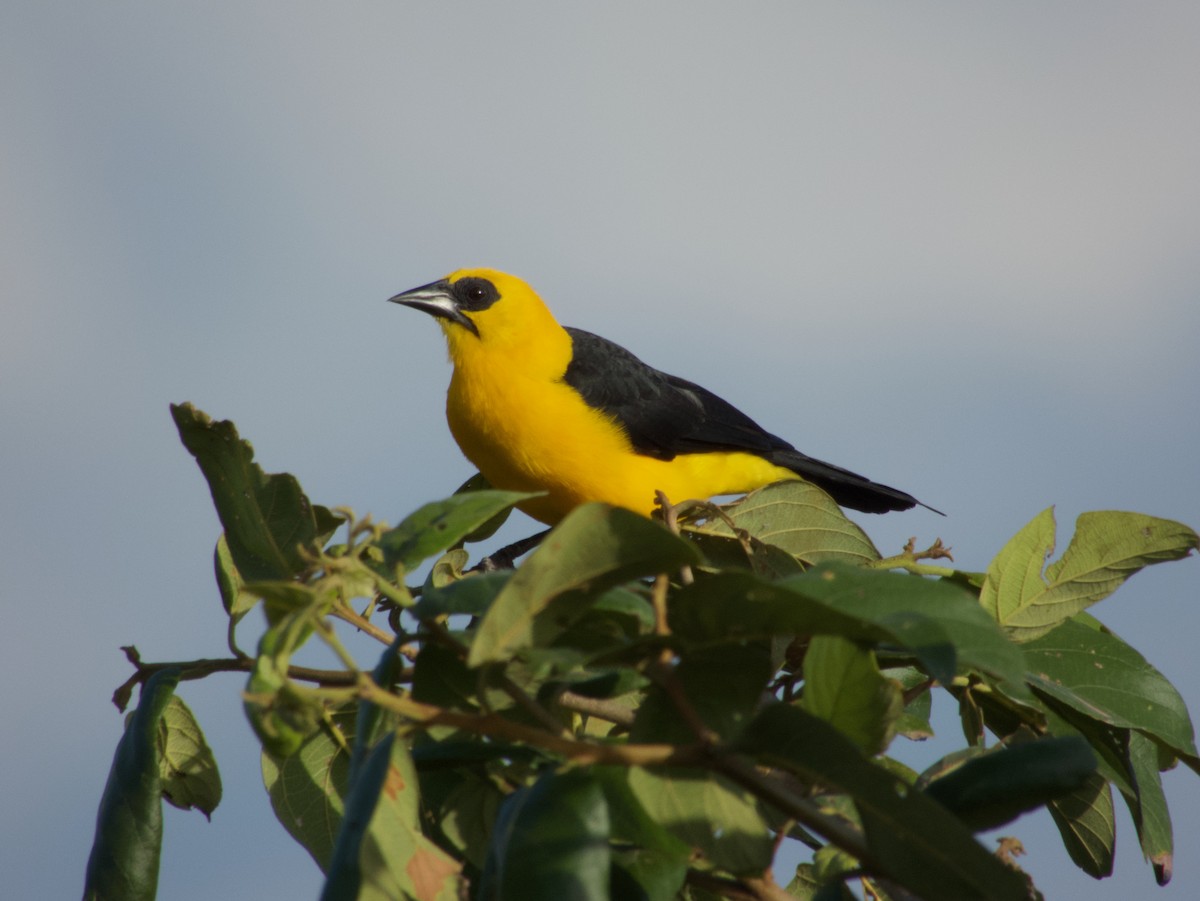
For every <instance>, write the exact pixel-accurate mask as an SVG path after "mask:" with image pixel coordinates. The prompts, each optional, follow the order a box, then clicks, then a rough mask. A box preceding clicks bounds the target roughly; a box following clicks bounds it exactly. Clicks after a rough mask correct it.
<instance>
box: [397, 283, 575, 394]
mask: <svg viewBox="0 0 1200 901" xmlns="http://www.w3.org/2000/svg"><path fill="white" fill-rule="evenodd" d="M391 300H392V301H393V302H394V303H399V304H404V305H405V306H409V307H413V308H414V309H418V310H422V311H424V312H426V313H429V314H430V315H431V316H435V317H437V320H438V323H439V324H440V325H441V327H442V331H443V332H445V334H446V342H447V344H448V345H449V348H450V359H451V360H452V361H453V362H454V364H455V366H459V365H461V364H462V363H463V362H464V361H468V360H470V359H472V358H476V357H479V356H488V357H497V356H500V357H508V358H511V361H512V364H513V365H514V366H517V367H519V368H521V369H528V368H530V367H531V366H536V367H537V368H542V367H543V366H544V365H548V366H550V367H551V368H558V367H559V366H560V365H561V366H562V367H564V368H565V366H566V362H567V361H568V360H569V359H570V353H571V350H570V348H571V339H570V336H569V335H567V333H566V332H565V331H563V329H562V327H561V326H560V325H559V324H558V322H557V321H556V320H555V318H554V316H553V314H551V312H550V310H549V309H547V308H546V305H545V304H544V303H542V299H541V298H540V297H538V296H537V293H536V292H535V291H534V290H533V289H532V288H531V287H529V285H527V284H526V283H525V282H524V281H522V280H521V279H519V278H517V277H516V276H515V275H508V274H507V273H505V272H498V271H497V270H495V269H459V270H458V271H457V272H452V273H450V274H449V275H448V276H446V277H445V278H443V279H440V280H439V281H436V282H431V283H430V284H428V285H422V286H421V287H419V288H413V289H412V290H411V291H405V292H404V293H402V294H397V295H396V296H395V297H393V298H391ZM561 371H562V370H561V369H559V372H558V373H557V374H561Z"/></svg>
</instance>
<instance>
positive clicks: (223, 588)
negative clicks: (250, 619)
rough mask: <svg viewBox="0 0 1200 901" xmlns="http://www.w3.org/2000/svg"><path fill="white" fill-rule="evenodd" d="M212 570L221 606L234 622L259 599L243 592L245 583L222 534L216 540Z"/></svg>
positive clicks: (247, 611)
mask: <svg viewBox="0 0 1200 901" xmlns="http://www.w3.org/2000/svg"><path fill="white" fill-rule="evenodd" d="M213 570H214V572H215V574H216V577H217V589H218V590H219V591H220V593H221V605H222V606H223V607H224V608H225V613H226V614H227V615H228V616H229V617H230V618H231V619H233V620H234V621H235V622H236V621H237V620H240V619H241V618H242V617H243V616H245V615H246V614H247V613H249V612H250V611H251V610H252V609H253V608H254V605H255V604H257V603H258V600H259V599H258V596H257V595H254V594H251V593H250V592H248V591H244V590H243V589H244V586H245V581H244V580H243V579H242V574H241V573H240V572H238V569H237V566H235V565H234V562H233V555H232V554H231V553H230V552H229V542H228V540H227V539H226V538H225V533H224V532H222V533H221V537H220V538H218V539H217V546H216V548H215V550H214V551H213Z"/></svg>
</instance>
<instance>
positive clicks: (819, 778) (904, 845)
mask: <svg viewBox="0 0 1200 901" xmlns="http://www.w3.org/2000/svg"><path fill="white" fill-rule="evenodd" d="M734 747H735V749H736V750H740V751H743V752H744V753H747V754H750V755H751V756H753V757H755V758H756V759H758V760H759V761H760V762H762V763H765V764H768V765H773V766H779V767H782V768H784V769H787V770H790V771H791V772H794V773H796V774H797V775H799V776H800V777H801V778H802V779H804V780H805V781H807V782H812V783H817V784H821V785H826V786H829V787H831V788H832V789H834V790H836V791H838V792H842V793H845V794H848V795H849V796H850V797H851V798H852V799H853V800H854V803H855V806H856V808H857V810H858V813H859V816H860V817H861V818H862V823H863V828H864V830H865V833H866V839H867V847H868V849H869V851H870V853H871V859H870V860H864V861H863V864H864V865H865V866H866V867H867V869H868V870H869V871H871V872H873V873H874V874H875V875H878V876H881V877H883V878H886V879H889V880H892V881H894V882H896V883H898V884H900V885H902V886H904V887H905V888H907V889H909V890H910V891H912V892H914V893H916V894H917V895H919V896H920V897H922V898H925V899H926V901H939V899H945V901H963V899H970V898H981V899H982V898H986V899H989V901H1001V899H1013V901H1024V899H1025V898H1026V891H1025V885H1024V881H1023V880H1022V879H1021V878H1020V877H1019V876H1018V875H1016V874H1015V873H1014V872H1013V871H1012V870H1009V869H1008V868H1007V867H1005V866H1004V864H1002V863H1001V862H1000V861H999V860H997V859H996V858H995V857H993V856H992V855H991V854H989V853H988V852H987V851H986V850H985V849H984V848H983V847H982V846H981V845H979V844H978V843H977V842H976V841H975V839H974V838H973V837H972V835H971V833H970V832H969V831H968V830H967V829H966V827H965V826H963V824H962V823H960V822H959V821H958V820H957V819H956V818H955V817H954V816H953V815H952V814H950V813H949V812H948V811H946V810H945V809H944V808H943V807H942V806H941V805H940V804H938V803H937V802H936V801H934V800H933V799H932V798H929V797H926V796H925V795H924V794H923V793H922V792H919V791H917V790H915V789H913V788H911V787H910V786H908V785H907V784H906V783H904V782H902V781H901V780H899V779H897V778H896V777H895V776H893V775H892V774H890V773H888V772H887V771H886V770H884V769H882V768H880V767H879V766H877V765H875V764H874V763H872V762H871V761H870V760H868V759H867V758H866V757H865V756H864V755H863V754H862V752H861V751H859V750H858V748H856V747H855V746H854V745H853V744H852V743H851V742H850V741H849V740H848V739H846V738H845V737H844V736H842V735H841V733H839V732H838V731H837V730H836V729H834V728H833V727H831V726H830V725H829V724H828V723H826V722H825V721H824V720H821V719H818V718H817V717H814V716H812V715H811V714H808V713H806V712H804V711H803V710H801V709H799V708H798V707H794V706H791V705H788V704H772V705H770V706H768V707H766V708H764V709H763V710H762V711H761V712H760V713H759V714H758V716H757V717H755V719H754V721H753V722H752V723H750V725H749V726H748V727H747V728H746V730H745V731H744V732H743V733H742V737H741V738H740V739H739V740H738V741H737V743H736V744H735V746H734Z"/></svg>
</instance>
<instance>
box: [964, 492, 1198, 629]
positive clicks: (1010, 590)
mask: <svg viewBox="0 0 1200 901" xmlns="http://www.w3.org/2000/svg"><path fill="white" fill-rule="evenodd" d="M1197 547H1200V536H1197V534H1196V533H1195V532H1194V531H1192V530H1191V529H1189V528H1188V527H1187V526H1185V525H1183V524H1182V523H1178V522H1173V521H1171V520H1169V519H1158V518H1156V517H1153V516H1146V515H1145V514H1142V513H1124V512H1120V511H1115V510H1103V511H1098V512H1092V513H1084V514H1082V515H1081V516H1080V517H1079V519H1077V520H1076V521H1075V534H1074V536H1073V537H1072V538H1071V543H1070V545H1069V546H1068V547H1067V550H1066V552H1065V553H1064V554H1063V556H1062V559H1060V560H1059V561H1058V562H1056V563H1053V564H1051V565H1050V566H1049V567H1048V568H1046V569H1045V575H1044V576H1043V574H1042V570H1043V568H1045V563H1046V559H1047V558H1048V557H1049V556H1050V554H1051V553H1053V552H1054V511H1053V508H1050V509H1047V510H1044V511H1042V512H1041V513H1040V514H1038V516H1036V517H1035V518H1034V519H1033V520H1032V521H1031V522H1030V523H1029V524H1028V525H1027V526H1025V527H1024V528H1023V529H1021V531H1020V532H1018V533H1017V534H1016V535H1014V536H1013V538H1012V539H1011V540H1010V541H1009V542H1008V544H1007V545H1005V546H1004V549H1003V550H1002V551H1001V552H1000V553H999V554H998V555H997V556H996V559H995V560H993V561H992V564H991V566H989V567H988V571H987V579H986V580H985V582H984V584H983V588H982V590H981V592H980V598H979V600H980V603H981V604H982V605H983V607H984V609H985V610H987V611H988V612H989V613H991V614H992V616H993V617H994V618H995V619H996V621H997V622H999V623H1001V624H1002V625H1003V626H1004V627H1005V629H1007V630H1008V632H1009V634H1010V635H1012V636H1013V638H1014V639H1016V640H1017V641H1031V640H1033V639H1035V638H1037V637H1039V636H1041V635H1044V634H1046V633H1047V632H1049V631H1050V630H1051V629H1053V628H1054V627H1055V626H1057V625H1058V624H1059V623H1061V622H1063V621H1064V620H1066V619H1068V618H1070V617H1072V616H1074V615H1075V614H1076V613H1079V612H1081V611H1082V610H1084V609H1086V608H1087V607H1089V606H1091V605H1092V604H1094V603H1096V602H1097V601H1100V600H1103V599H1104V598H1106V597H1108V596H1109V595H1110V594H1112V593H1113V592H1114V591H1116V590H1117V588H1119V587H1120V586H1121V583H1122V582H1124V581H1125V580H1126V579H1128V578H1129V577H1130V576H1132V575H1133V574H1134V573H1136V572H1138V570H1140V569H1142V568H1143V567H1145V566H1148V565H1150V564H1152V563H1161V562H1163V561H1164V560H1178V559H1180V558H1182V557H1186V556H1187V555H1188V554H1190V553H1191V552H1192V551H1193V550H1195V549H1196V548H1197Z"/></svg>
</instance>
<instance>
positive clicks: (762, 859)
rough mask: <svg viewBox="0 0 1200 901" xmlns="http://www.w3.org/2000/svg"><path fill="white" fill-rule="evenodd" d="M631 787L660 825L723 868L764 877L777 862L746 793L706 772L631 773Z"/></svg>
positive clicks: (755, 807) (664, 770) (633, 770)
mask: <svg viewBox="0 0 1200 901" xmlns="http://www.w3.org/2000/svg"><path fill="white" fill-rule="evenodd" d="M628 778H629V788H630V790H631V791H632V792H633V794H634V796H635V797H636V798H637V799H638V802H639V803H640V804H641V806H642V808H643V809H645V811H646V813H648V814H649V815H650V817H651V819H653V820H654V821H655V822H656V823H658V824H660V825H662V826H664V827H665V828H666V829H668V830H669V831H670V832H671V834H672V835H674V836H675V837H676V838H677V839H679V840H681V841H683V842H685V843H687V844H688V845H690V846H691V847H692V848H694V849H695V850H696V851H698V852H699V853H701V854H703V855H704V856H705V858H707V859H708V861H709V862H710V863H711V864H712V865H713V866H715V867H717V868H718V869H722V870H728V871H729V872H730V873H733V874H735V875H750V874H753V875H761V873H762V872H763V870H765V869H766V868H767V867H768V866H770V864H771V855H772V852H773V850H774V839H773V837H772V834H771V831H770V830H769V829H768V828H767V825H766V823H765V822H764V821H763V818H762V815H761V814H760V812H759V808H758V800H757V799H756V798H755V796H754V795H753V794H751V793H750V792H748V791H747V790H746V789H744V788H741V787H740V786H738V785H735V784H734V783H732V782H730V781H729V780H728V779H726V778H725V777H723V776H717V775H714V774H713V773H708V772H705V771H703V770H692V769H683V768H681V767H658V768H655V769H653V770H649V769H644V768H641V767H631V768H630V769H629V777H628Z"/></svg>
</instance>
